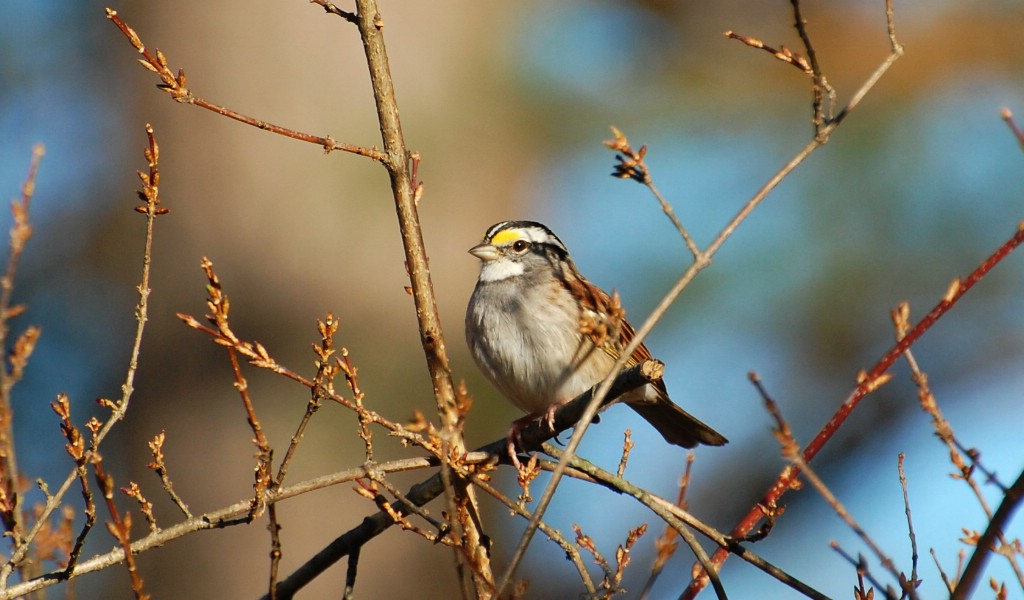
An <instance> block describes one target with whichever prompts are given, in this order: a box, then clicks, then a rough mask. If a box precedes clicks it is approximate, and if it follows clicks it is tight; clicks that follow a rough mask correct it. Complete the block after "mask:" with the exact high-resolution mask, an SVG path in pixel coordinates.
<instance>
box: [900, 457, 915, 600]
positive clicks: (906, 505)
mask: <svg viewBox="0 0 1024 600" xmlns="http://www.w3.org/2000/svg"><path fill="white" fill-rule="evenodd" d="M903 459H904V454H903V453H902V452H900V454H899V458H898V459H897V462H896V470H897V472H898V473H899V476H900V488H902V489H903V510H904V512H906V514H907V535H908V536H910V565H911V566H910V581H909V582H908V583H909V584H910V585H911V586H913V587H914V588H915V589H916V588H917V586H918V585H920V584H921V582H920V580H918V578H917V560H918V554H917V535H916V534H915V533H914V520H913V519H912V518H911V511H910V492H909V490H908V489H907V488H908V486H907V473H906V471H904V470H903ZM903 597H906V594H904V596H903Z"/></svg>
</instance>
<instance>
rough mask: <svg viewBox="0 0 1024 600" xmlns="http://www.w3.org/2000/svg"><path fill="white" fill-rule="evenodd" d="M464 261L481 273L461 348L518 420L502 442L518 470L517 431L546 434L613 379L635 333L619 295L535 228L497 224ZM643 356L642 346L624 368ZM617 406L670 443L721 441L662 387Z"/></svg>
mask: <svg viewBox="0 0 1024 600" xmlns="http://www.w3.org/2000/svg"><path fill="white" fill-rule="evenodd" d="M469 253H470V254H472V255H473V256H475V257H476V258H478V259H479V260H480V274H479V277H478V278H477V282H476V287H475V288H474V290H473V293H472V295H471V296H470V299H469V304H468V306H467V308H466V328H465V331H466V343H467V345H468V346H469V350H470V354H471V355H472V357H473V360H474V362H476V364H477V366H478V367H479V369H480V371H481V372H482V373H483V374H484V376H485V377H486V378H487V380H488V381H490V383H491V384H492V385H493V386H494V387H495V388H497V390H498V391H499V392H500V393H501V394H502V395H503V396H505V398H507V399H508V401H509V402H511V403H512V404H513V405H515V406H516V407H517V408H519V409H520V410H522V411H523V412H525V413H526V416H524V417H523V418H521V419H517V420H516V421H514V422H513V424H512V427H511V428H510V430H509V433H508V437H507V440H508V451H509V455H510V456H511V458H512V462H513V463H514V464H515V465H516V466H517V467H518V466H519V465H520V463H519V460H518V458H517V456H516V454H517V453H516V443H517V442H518V441H519V440H518V437H519V431H520V429H522V427H524V426H525V425H527V424H528V423H529V422H530V421H533V420H537V419H545V420H546V421H547V423H548V426H549V427H551V426H552V425H553V418H554V412H555V410H556V409H557V408H558V407H559V406H561V405H562V404H564V403H566V402H568V401H569V400H572V399H573V398H575V397H576V396H578V395H579V394H581V393H583V392H585V391H587V390H588V389H590V388H591V387H593V386H594V385H596V384H597V383H599V382H600V381H602V380H603V379H604V378H605V377H606V376H607V375H608V374H609V373H610V372H611V369H612V367H613V366H614V363H615V361H616V359H618V357H619V355H620V351H621V350H622V349H624V348H625V347H626V346H627V345H628V344H629V342H630V340H632V339H633V337H634V336H635V330H634V329H633V327H632V326H630V324H629V323H628V322H627V321H626V320H625V319H624V318H623V315H624V311H622V310H621V308H620V307H619V302H618V296H617V295H616V296H614V297H612V296H609V295H608V294H607V293H605V292H604V291H603V290H602V289H601V288H599V287H598V286H596V285H594V284H593V283H591V282H590V281H588V280H587V279H586V278H585V277H584V276H583V275H582V274H580V272H579V270H578V269H577V268H576V265H575V263H574V262H573V260H572V257H571V256H570V254H569V250H568V249H567V248H566V246H565V244H563V243H562V241H561V240H560V239H558V236H556V235H555V234H554V232H552V231H551V229H549V228H548V227H546V226H545V225H543V224H541V223H538V222H536V221H502V222H500V223H496V224H494V225H492V226H491V227H490V228H488V229H487V231H486V232H485V233H484V237H483V241H481V242H480V243H479V244H477V245H475V246H473V247H472V248H470V249H469ZM649 358H651V353H650V352H649V351H648V350H647V347H646V346H645V345H643V344H640V345H639V346H637V348H636V350H634V351H633V353H632V354H631V355H630V357H629V359H628V360H627V361H626V363H625V366H624V368H629V367H631V366H633V365H635V364H637V363H639V362H641V361H643V360H646V359H649ZM619 401H621V402H624V403H625V404H626V405H627V406H629V407H630V408H632V409H633V410H634V411H636V412H637V413H638V414H639V415H640V416H641V417H643V418H644V420H646V421H647V422H648V423H650V424H651V425H652V426H654V428H655V429H656V430H657V431H658V433H660V434H661V436H662V437H663V438H665V441H667V442H668V443H670V444H673V445H676V446H681V447H683V448H693V447H695V446H697V445H698V444H704V445H708V446H721V445H724V444H725V443H727V442H728V440H727V439H726V438H725V436H723V435H722V434H720V433H718V432H717V431H715V430H714V429H712V428H711V427H709V426H708V425H706V424H704V423H703V422H701V421H700V420H698V419H697V418H696V417H694V416H693V415H691V414H690V413H688V412H686V411H685V410H683V409H682V408H680V407H679V406H678V405H676V404H675V403H674V402H672V400H671V399H669V396H668V390H667V389H666V387H665V384H664V382H663V381H661V380H658V381H657V382H654V383H650V384H646V385H644V386H643V387H641V388H638V389H636V390H633V391H631V392H628V393H626V394H623V395H622V397H621V398H620V399H619Z"/></svg>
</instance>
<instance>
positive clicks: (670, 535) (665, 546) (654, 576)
mask: <svg viewBox="0 0 1024 600" xmlns="http://www.w3.org/2000/svg"><path fill="white" fill-rule="evenodd" d="M695 459H696V454H694V452H693V451H690V452H687V453H686V467H685V469H684V470H683V476H682V477H681V478H680V479H679V495H678V496H676V506H677V507H679V509H680V510H686V509H687V503H686V491H687V490H688V489H690V476H691V474H692V472H693V462H694V460H695ZM621 476H622V474H621V473H620V474H619V477H621ZM677 536H678V534H676V530H675V529H672V528H671V527H669V526H667V525H666V526H665V533H663V534H662V535H661V537H660V538H658V539H657V540H655V542H654V546H655V548H656V549H657V550H658V554H657V557H656V558H655V559H654V564H653V565H651V573H650V575H649V576H648V577H647V581H646V582H644V587H643V588H642V589H641V590H640V594H639V595H638V596H637V597H638V598H640V600H644V599H646V598H647V597H648V596H650V593H651V590H652V589H653V588H654V583H655V582H656V581H657V580H658V577H659V576H660V575H661V572H662V571H663V570H664V569H665V565H666V564H667V563H668V559H670V558H672V556H673V555H674V554H675V552H676V549H677V548H678V547H679V541H678V540H677V539H676V537H677Z"/></svg>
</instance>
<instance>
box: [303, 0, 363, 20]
mask: <svg viewBox="0 0 1024 600" xmlns="http://www.w3.org/2000/svg"><path fill="white" fill-rule="evenodd" d="M309 3H310V4H319V5H320V6H321V7H323V9H324V12H326V13H327V14H329V15H337V16H339V17H341V18H342V19H345V20H346V21H348V22H349V23H352V24H353V25H358V24H359V18H358V17H357V16H356V15H355V13H351V12H348V11H347V10H341V9H340V8H338V7H337V6H335V5H334V3H333V2H328V0H309Z"/></svg>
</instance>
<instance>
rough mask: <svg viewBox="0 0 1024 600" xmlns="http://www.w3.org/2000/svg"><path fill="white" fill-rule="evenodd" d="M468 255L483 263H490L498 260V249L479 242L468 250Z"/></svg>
mask: <svg viewBox="0 0 1024 600" xmlns="http://www.w3.org/2000/svg"><path fill="white" fill-rule="evenodd" d="M469 253H470V254H472V255H473V256H475V257H477V258H479V259H480V260H482V261H483V262H491V261H492V260H494V259H496V258H498V249H497V248H495V247H494V246H492V245H490V244H488V243H487V242H481V243H479V244H477V245H476V246H473V247H472V248H470V249H469Z"/></svg>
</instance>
